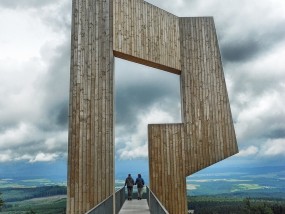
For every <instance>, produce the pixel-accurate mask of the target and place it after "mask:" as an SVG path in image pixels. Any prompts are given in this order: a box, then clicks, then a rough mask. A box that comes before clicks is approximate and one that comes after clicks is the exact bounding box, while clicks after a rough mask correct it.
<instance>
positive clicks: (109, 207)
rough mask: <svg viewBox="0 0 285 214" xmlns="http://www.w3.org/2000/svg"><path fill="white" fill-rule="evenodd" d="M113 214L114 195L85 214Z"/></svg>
mask: <svg viewBox="0 0 285 214" xmlns="http://www.w3.org/2000/svg"><path fill="white" fill-rule="evenodd" d="M100 213H113V195H110V196H109V197H108V198H106V199H105V200H104V201H102V202H101V203H100V204H98V205H97V206H96V207H94V208H92V209H91V210H89V211H88V212H86V213H85V214H100Z"/></svg>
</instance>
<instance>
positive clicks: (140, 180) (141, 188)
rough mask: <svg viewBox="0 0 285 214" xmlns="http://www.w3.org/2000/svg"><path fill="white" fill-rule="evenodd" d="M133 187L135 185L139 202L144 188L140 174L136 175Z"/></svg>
mask: <svg viewBox="0 0 285 214" xmlns="http://www.w3.org/2000/svg"><path fill="white" fill-rule="evenodd" d="M135 185H137V188H138V200H141V199H142V190H143V186H144V180H143V178H142V176H141V174H138V177H137V179H136V183H135Z"/></svg>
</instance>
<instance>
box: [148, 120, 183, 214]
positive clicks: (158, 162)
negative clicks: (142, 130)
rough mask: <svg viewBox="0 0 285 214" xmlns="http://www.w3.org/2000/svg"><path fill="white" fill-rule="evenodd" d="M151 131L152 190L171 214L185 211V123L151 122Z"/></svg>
mask: <svg viewBox="0 0 285 214" xmlns="http://www.w3.org/2000/svg"><path fill="white" fill-rule="evenodd" d="M148 133H149V142H151V143H150V144H149V164H150V166H149V167H150V186H151V190H152V192H153V193H154V194H155V195H156V196H157V197H158V198H159V200H160V202H161V203H162V204H163V205H164V206H165V207H166V209H167V211H168V212H169V213H173V214H174V213H185V212H186V211H187V201H186V179H185V169H183V165H184V164H185V160H184V158H183V157H184V154H183V153H184V151H183V150H182V149H183V147H182V146H181V145H182V144H184V137H183V136H184V126H183V124H165V125H149V126H148ZM181 193H183V194H181Z"/></svg>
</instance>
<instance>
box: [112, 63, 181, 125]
mask: <svg viewBox="0 0 285 214" xmlns="http://www.w3.org/2000/svg"><path fill="white" fill-rule="evenodd" d="M116 69H117V70H116V73H117V74H116V83H115V85H116V89H115V91H116V96H115V99H116V102H115V103H116V122H117V125H122V124H124V125H128V126H131V127H133V126H134V124H135V123H136V122H137V121H135V118H136V116H137V115H139V112H142V111H147V110H148V108H149V107H150V106H152V105H154V104H157V105H159V106H160V107H161V109H162V110H165V111H167V112H169V113H171V114H178V115H179V114H180V112H172V111H177V103H180V85H179V76H177V75H174V74H169V73H166V72H164V71H158V70H155V69H151V68H148V67H144V66H140V65H137V64H135V63H131V62H125V61H120V63H117V65H116Z"/></svg>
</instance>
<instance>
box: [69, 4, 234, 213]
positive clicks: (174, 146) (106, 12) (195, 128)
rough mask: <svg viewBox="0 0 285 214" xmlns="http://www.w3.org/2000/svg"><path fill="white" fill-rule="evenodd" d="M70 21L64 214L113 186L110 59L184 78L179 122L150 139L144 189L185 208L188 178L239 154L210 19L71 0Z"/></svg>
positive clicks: (82, 208)
mask: <svg viewBox="0 0 285 214" xmlns="http://www.w3.org/2000/svg"><path fill="white" fill-rule="evenodd" d="M174 3H175V2H174ZM72 18H73V20H72V50H71V76H70V107H69V143H68V199H67V213H68V214H70V213H71V214H73V213H78V214H79V213H80V214H81V213H85V212H87V211H88V210H90V209H91V208H93V207H94V206H96V205H97V204H99V203H100V202H102V201H103V200H104V199H106V198H107V197H109V196H110V195H112V194H113V192H114V124H113V121H114V119H113V117H114V115H113V112H114V109H113V108H114V105H113V100H114V92H113V80H114V76H113V75H114V74H113V67H114V56H116V57H120V58H123V59H126V60H130V61H134V62H137V63H141V64H144V65H148V66H152V67H155V68H159V69H162V70H165V71H168V72H172V73H175V74H179V75H180V77H181V96H182V114H183V121H182V123H181V124H160V125H149V127H148V131H149V133H148V139H149V159H150V161H149V163H150V188H151V189H152V191H153V192H154V194H155V195H156V196H157V197H158V199H159V200H160V201H161V202H162V203H163V204H164V205H165V207H166V209H167V210H168V211H169V213H171V214H182V213H186V212H187V202H186V176H188V175H190V174H192V173H194V172H197V171H198V170H201V169H203V168H205V167H207V166H210V165H211V164H214V163H216V162H218V161H220V160H223V159H225V158H227V157H229V156H231V155H233V154H235V153H237V152H238V149H237V143H236V138H235V132H234V127H233V121H232V116H231V111H230V105H229V100H228V95H227V90H226V84H225V79H224V75H223V69H222V62H221V57H220V52H219V47H218V42H217V37H216V32H215V26H214V21H213V19H212V18H210V17H201V18H179V17H177V16H175V15H173V14H170V13H168V12H166V11H164V10H162V9H160V8H158V7H155V6H153V5H151V4H149V3H146V2H144V1H143V0H73V12H72Z"/></svg>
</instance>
